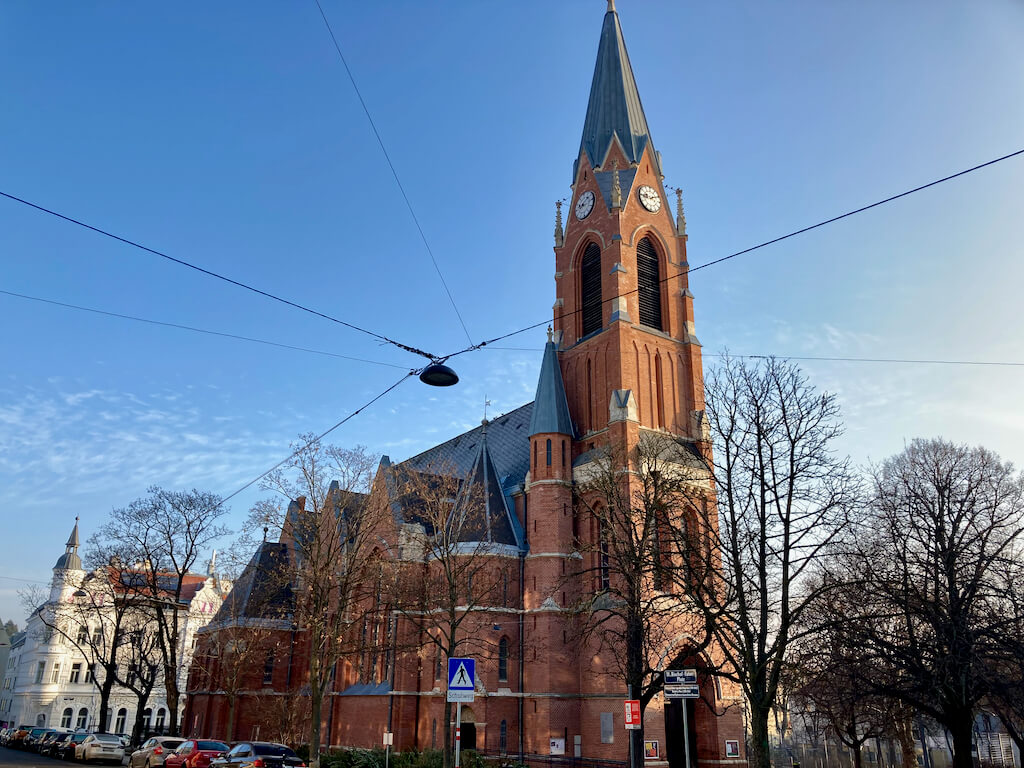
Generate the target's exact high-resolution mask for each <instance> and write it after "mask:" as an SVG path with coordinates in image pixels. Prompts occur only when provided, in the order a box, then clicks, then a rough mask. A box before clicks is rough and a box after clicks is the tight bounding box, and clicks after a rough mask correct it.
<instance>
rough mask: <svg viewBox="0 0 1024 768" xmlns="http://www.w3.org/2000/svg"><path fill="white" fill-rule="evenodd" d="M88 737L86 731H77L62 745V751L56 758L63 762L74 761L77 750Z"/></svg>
mask: <svg viewBox="0 0 1024 768" xmlns="http://www.w3.org/2000/svg"><path fill="white" fill-rule="evenodd" d="M88 735H89V734H88V733H87V732H85V731H75V732H74V733H72V734H71V735H70V736H68V739H67V741H65V742H62V743H61V745H60V750H59V751H58V752H57V753H56V754H55V755H54V757H59V758H61V759H63V760H74V759H75V750H76V749H77V748H78V745H79V744H81V743H82V742H83V741H85V737H86V736H88Z"/></svg>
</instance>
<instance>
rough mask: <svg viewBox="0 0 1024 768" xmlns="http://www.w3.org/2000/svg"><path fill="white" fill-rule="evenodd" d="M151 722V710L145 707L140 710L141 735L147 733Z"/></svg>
mask: <svg viewBox="0 0 1024 768" xmlns="http://www.w3.org/2000/svg"><path fill="white" fill-rule="evenodd" d="M151 722H153V710H152V709H151V708H150V707H146V708H145V709H144V710H142V731H143V733H149V727H150V726H149V724H150V723H151Z"/></svg>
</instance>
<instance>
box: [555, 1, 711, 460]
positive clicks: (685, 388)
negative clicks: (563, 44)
mask: <svg viewBox="0 0 1024 768" xmlns="http://www.w3.org/2000/svg"><path fill="white" fill-rule="evenodd" d="M608 6H609V7H608V11H607V13H606V14H605V16H604V22H603V26H602V29H601V40H600V45H599V48H598V53H597V63H596V65H595V67H594V77H593V82H592V83H591V87H590V101H589V104H588V106H587V114H586V118H585V121H584V124H583V137H582V140H581V141H580V149H579V154H578V155H577V157H576V159H575V161H574V163H573V179H572V197H571V199H570V204H569V207H568V211H567V213H566V222H565V227H564V231H563V228H562V222H561V217H560V216H559V220H558V223H557V224H556V228H555V279H556V289H557V296H556V300H555V305H554V318H555V319H554V328H555V339H556V341H557V345H558V357H559V362H560V365H561V369H562V375H563V379H564V381H565V391H566V396H567V399H568V405H569V411H570V414H571V417H572V420H573V422H574V423H575V425H576V430H577V439H578V444H577V446H576V451H575V454H576V455H578V454H579V453H582V452H584V451H587V450H589V449H591V448H593V447H596V446H598V445H605V444H609V443H616V442H617V443H619V444H626V445H632V444H634V443H635V440H636V439H637V437H638V433H639V430H640V429H641V428H646V429H653V430H664V431H667V432H671V433H674V434H677V435H680V436H683V437H688V438H690V439H694V440H697V439H700V437H701V436H700V419H701V416H702V415H703V408H704V403H703V388H702V385H701V379H702V370H701V351H700V343H699V342H698V341H697V338H696V336H695V335H694V322H693V295H692V294H691V293H690V291H689V289H688V283H687V269H688V264H687V260H686V239H687V236H686V220H685V217H684V215H683V211H682V201H681V192H679V191H678V190H673V192H674V193H675V194H674V195H673V196H672V197H674V198H675V199H674V200H673V199H672V198H670V195H669V191H668V190H666V189H665V186H664V182H663V175H662V168H661V156H660V155H659V153H658V152H657V151H656V150H655V148H654V143H653V141H652V139H651V132H650V129H649V128H648V126H647V118H646V117H645V116H644V110H643V105H642V104H641V102H640V94H639V92H638V90H637V86H636V81H635V80H634V78H633V70H632V67H631V66H630V62H629V55H628V53H627V52H626V43H625V40H624V38H623V35H622V27H621V25H620V23H619V16H618V13H617V12H616V10H615V6H614V2H613V1H610V2H609V4H608ZM673 203H675V209H676V210H675V216H673V213H672V207H673ZM623 441H624V443H623Z"/></svg>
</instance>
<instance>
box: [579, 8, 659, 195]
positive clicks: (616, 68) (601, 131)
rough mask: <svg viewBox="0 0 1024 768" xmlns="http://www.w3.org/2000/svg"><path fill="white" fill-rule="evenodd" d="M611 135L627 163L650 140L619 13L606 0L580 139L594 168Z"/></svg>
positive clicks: (637, 157) (633, 161)
mask: <svg viewBox="0 0 1024 768" xmlns="http://www.w3.org/2000/svg"><path fill="white" fill-rule="evenodd" d="M615 136H618V138H619V142H620V143H621V144H622V149H623V151H624V152H625V154H626V159H627V160H628V161H629V162H630V163H631V164H636V163H639V162H640V156H641V155H642V154H643V151H644V147H646V146H647V145H648V144H649V143H650V142H651V136H650V132H649V130H648V128H647V118H646V117H645V116H644V108H643V106H642V105H641V104H640V93H639V92H638V91H637V87H636V80H634V79H633V68H632V67H631V66H630V63H629V54H628V53H627V52H626V41H625V40H624V39H623V37H622V27H621V26H620V24H619V14H618V13H616V12H615V3H614V2H613V1H612V0H609V3H608V11H607V13H605V15H604V25H603V26H602V28H601V42H600V44H599V46H598V49H597V63H596V64H595V65H594V79H593V81H592V82H591V85H590V102H589V103H588V104H587V117H586V120H585V121H584V123H583V139H582V141H581V142H580V152H586V153H587V159H588V160H589V161H590V165H591V167H592V168H595V169H596V168H598V167H599V166H600V165H601V164H602V163H603V162H604V158H605V155H606V154H607V152H608V147H609V145H610V144H611V143H612V141H613V140H614V137H615ZM578 164H579V161H578V159H577V162H576V165H577V166H578ZM577 170H578V168H577V167H574V168H573V177H574V178H575V174H576V171H577Z"/></svg>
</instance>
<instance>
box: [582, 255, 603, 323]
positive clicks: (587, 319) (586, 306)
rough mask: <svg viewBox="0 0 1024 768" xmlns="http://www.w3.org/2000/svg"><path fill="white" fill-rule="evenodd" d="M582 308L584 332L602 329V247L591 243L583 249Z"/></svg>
mask: <svg viewBox="0 0 1024 768" xmlns="http://www.w3.org/2000/svg"><path fill="white" fill-rule="evenodd" d="M580 308H581V311H582V315H583V333H581V334H580V335H581V336H587V335H588V334H591V333H593V332H594V331H599V330H601V309H602V307H601V249H600V248H599V247H598V245H597V244H596V243H589V244H588V245H587V248H586V250H584V251H583V261H582V264H581V265H580Z"/></svg>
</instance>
